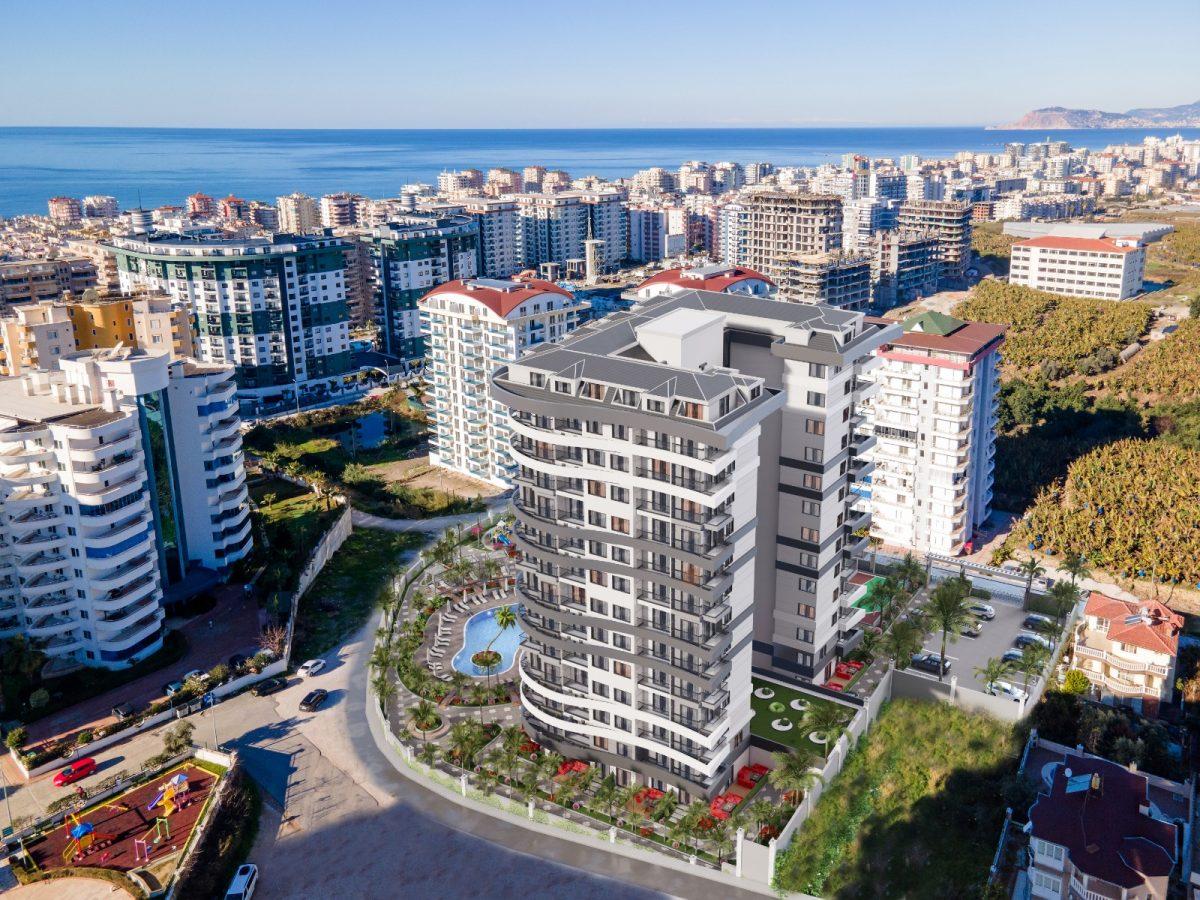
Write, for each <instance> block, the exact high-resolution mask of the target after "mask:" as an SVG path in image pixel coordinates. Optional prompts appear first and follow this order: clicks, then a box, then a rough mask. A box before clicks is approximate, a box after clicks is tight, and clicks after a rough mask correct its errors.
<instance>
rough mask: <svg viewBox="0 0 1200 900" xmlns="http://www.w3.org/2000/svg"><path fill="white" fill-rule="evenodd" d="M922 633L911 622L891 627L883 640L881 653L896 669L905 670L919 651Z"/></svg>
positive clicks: (903, 622)
mask: <svg viewBox="0 0 1200 900" xmlns="http://www.w3.org/2000/svg"><path fill="white" fill-rule="evenodd" d="M924 636H925V635H924V631H923V629H921V628H920V627H919V626H917V625H916V624H915V623H913V622H909V621H901V622H896V623H895V624H894V625H892V630H891V631H889V632H888V633H887V634H886V635H884V638H883V651H884V652H885V653H886V654H887V655H888V657H890V658H891V660H892V662H894V663H895V664H896V668H898V669H903V668H905V667H906V666H907V665H908V664H909V663H910V662H911V661H912V658H913V655H914V654H916V653H917V652H919V651H920V649H921V644H922V643H923V638H924Z"/></svg>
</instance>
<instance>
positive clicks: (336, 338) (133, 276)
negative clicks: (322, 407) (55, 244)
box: [112, 234, 350, 415]
mask: <svg viewBox="0 0 1200 900" xmlns="http://www.w3.org/2000/svg"><path fill="white" fill-rule="evenodd" d="M112 248H113V250H114V251H115V252H116V255H117V265H118V266H119V268H120V273H121V289H122V291H124V292H126V293H137V292H138V291H140V290H148V291H151V292H158V293H165V294H167V295H168V296H170V297H171V298H172V300H174V301H176V302H178V303H180V304H182V305H184V306H185V308H188V309H190V310H192V312H193V313H194V315H195V317H196V356H197V357H198V359H199V360H200V361H201V362H205V363H217V364H231V365H233V366H234V367H235V372H236V376H237V383H238V399H239V400H240V401H241V402H242V404H243V408H244V409H245V410H246V411H247V413H248V414H251V415H253V414H258V413H260V412H262V411H269V410H273V409H275V408H279V407H283V406H288V405H290V406H295V405H304V404H308V403H314V402H319V401H320V400H322V399H326V398H328V397H329V396H331V395H336V394H337V393H340V392H341V390H342V389H343V386H344V378H345V376H346V374H347V373H348V372H349V370H350V335H349V326H348V320H349V310H348V309H347V304H346V283H345V268H346V260H345V249H346V244H345V242H344V241H343V240H341V239H340V238H337V237H333V236H332V235H327V234H325V235H307V236H292V235H274V236H272V237H270V238H244V239H227V238H218V237H210V236H197V237H185V236H182V235H177V234H155V235H150V236H144V237H134V238H116V239H114V240H113V241H112Z"/></svg>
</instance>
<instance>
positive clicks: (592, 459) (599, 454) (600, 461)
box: [587, 450, 604, 466]
mask: <svg viewBox="0 0 1200 900" xmlns="http://www.w3.org/2000/svg"><path fill="white" fill-rule="evenodd" d="M587 461H588V465H591V466H602V465H604V452H603V451H602V450H589V451H588V452H587Z"/></svg>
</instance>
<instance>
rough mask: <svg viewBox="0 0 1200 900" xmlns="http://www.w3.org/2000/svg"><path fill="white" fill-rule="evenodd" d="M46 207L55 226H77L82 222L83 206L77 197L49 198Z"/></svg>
mask: <svg viewBox="0 0 1200 900" xmlns="http://www.w3.org/2000/svg"><path fill="white" fill-rule="evenodd" d="M46 205H47V207H49V212H50V221H51V222H53V223H54V224H55V225H78V224H79V223H80V222H81V221H82V220H83V205H82V204H81V203H80V202H79V198H78V197H51V198H50V200H49V201H48V202H47V204H46Z"/></svg>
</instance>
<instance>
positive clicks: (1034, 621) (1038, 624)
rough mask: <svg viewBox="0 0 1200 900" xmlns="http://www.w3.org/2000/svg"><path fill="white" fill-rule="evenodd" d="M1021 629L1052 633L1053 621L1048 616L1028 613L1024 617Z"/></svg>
mask: <svg viewBox="0 0 1200 900" xmlns="http://www.w3.org/2000/svg"><path fill="white" fill-rule="evenodd" d="M1021 627H1022V628H1028V629H1030V630H1031V631H1052V630H1053V629H1054V620H1053V619H1051V618H1050V617H1049V616H1043V615H1040V614H1038V613H1030V614H1029V615H1027V616H1026V617H1025V621H1024V622H1023V623H1022V625H1021Z"/></svg>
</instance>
